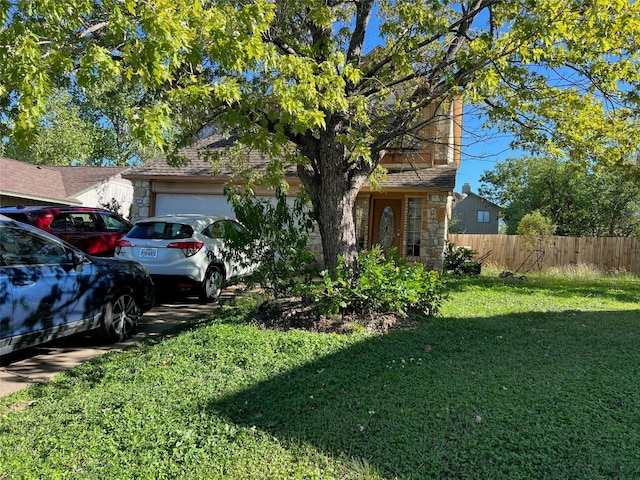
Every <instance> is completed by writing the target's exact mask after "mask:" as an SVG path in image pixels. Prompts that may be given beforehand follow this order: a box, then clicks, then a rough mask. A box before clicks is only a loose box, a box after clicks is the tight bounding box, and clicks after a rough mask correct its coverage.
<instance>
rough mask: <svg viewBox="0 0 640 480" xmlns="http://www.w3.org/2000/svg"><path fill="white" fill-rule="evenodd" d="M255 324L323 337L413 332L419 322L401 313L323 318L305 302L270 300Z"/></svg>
mask: <svg viewBox="0 0 640 480" xmlns="http://www.w3.org/2000/svg"><path fill="white" fill-rule="evenodd" d="M255 321H256V322H257V323H258V325H259V326H260V327H262V328H265V329H276V330H283V331H286V330H290V329H303V330H308V331H311V332H322V333H351V332H353V331H354V330H358V331H362V330H364V331H366V332H370V333H388V332H389V331H391V330H393V329H396V328H400V327H402V328H411V327H413V326H415V323H416V321H415V319H411V318H404V317H402V316H401V315H399V314H397V313H374V314H364V315H363V314H357V313H349V314H337V315H332V316H326V315H321V314H320V312H319V311H318V310H317V308H316V307H315V306H314V305H312V304H309V303H308V302H304V301H303V300H302V299H296V298H289V299H284V300H268V301H265V302H263V303H262V304H261V305H260V306H259V307H258V308H257V310H256V313H255Z"/></svg>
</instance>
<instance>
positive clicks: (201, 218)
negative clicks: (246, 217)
mask: <svg viewBox="0 0 640 480" xmlns="http://www.w3.org/2000/svg"><path fill="white" fill-rule="evenodd" d="M218 220H233V221H236V220H235V219H233V218H231V217H226V216H224V215H201V214H197V213H172V214H167V215H156V216H154V217H148V218H143V219H141V220H138V221H137V222H136V224H139V223H143V224H144V223H150V222H174V223H186V224H189V225H196V224H201V223H203V222H205V223H207V224H209V223H213V222H217V221H218Z"/></svg>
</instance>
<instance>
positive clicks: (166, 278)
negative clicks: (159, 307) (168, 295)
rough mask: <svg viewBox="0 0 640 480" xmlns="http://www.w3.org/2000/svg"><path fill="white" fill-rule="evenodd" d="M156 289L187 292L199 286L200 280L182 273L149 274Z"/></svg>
mask: <svg viewBox="0 0 640 480" xmlns="http://www.w3.org/2000/svg"><path fill="white" fill-rule="evenodd" d="M150 276H151V278H152V280H153V284H154V285H155V286H156V288H157V289H158V290H171V291H175V292H188V291H191V290H195V289H197V288H198V287H199V286H200V282H198V281H196V280H194V279H193V278H191V277H186V276H184V275H153V274H152V275H150Z"/></svg>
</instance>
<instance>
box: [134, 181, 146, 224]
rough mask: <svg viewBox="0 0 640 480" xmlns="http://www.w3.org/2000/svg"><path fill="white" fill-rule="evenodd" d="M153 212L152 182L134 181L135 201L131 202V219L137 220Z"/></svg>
mask: <svg viewBox="0 0 640 480" xmlns="http://www.w3.org/2000/svg"><path fill="white" fill-rule="evenodd" d="M150 213H151V182H149V181H148V180H134V181H133V202H132V203H131V221H132V222H137V221H138V220H141V219H143V218H146V217H148V216H149V215H150Z"/></svg>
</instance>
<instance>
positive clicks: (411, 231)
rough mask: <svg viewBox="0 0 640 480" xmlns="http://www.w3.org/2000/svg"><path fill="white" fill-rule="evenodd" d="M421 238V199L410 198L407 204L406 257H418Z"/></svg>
mask: <svg viewBox="0 0 640 480" xmlns="http://www.w3.org/2000/svg"><path fill="white" fill-rule="evenodd" d="M421 236H422V199H420V198H410V199H409V201H408V202H407V250H406V252H407V257H419V256H420V237H421Z"/></svg>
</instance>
